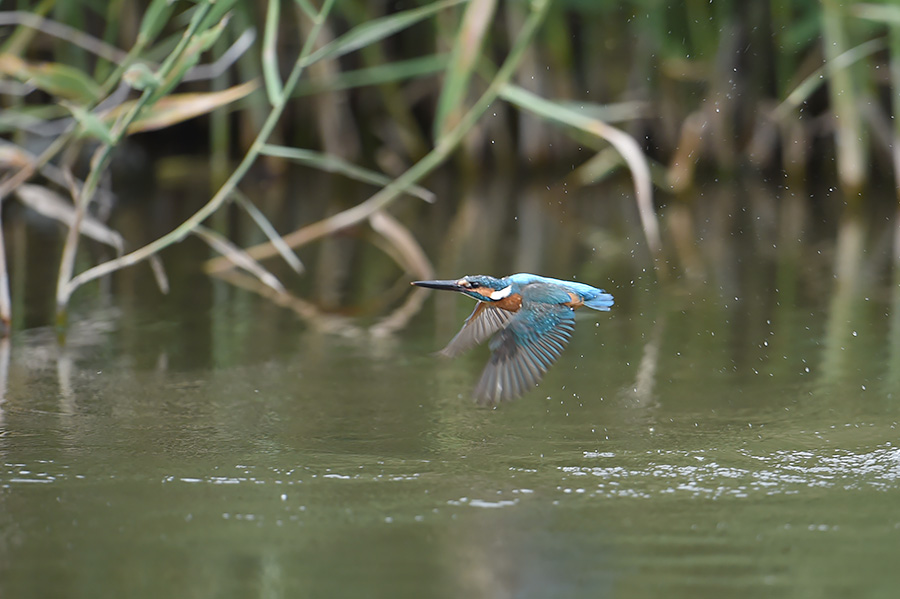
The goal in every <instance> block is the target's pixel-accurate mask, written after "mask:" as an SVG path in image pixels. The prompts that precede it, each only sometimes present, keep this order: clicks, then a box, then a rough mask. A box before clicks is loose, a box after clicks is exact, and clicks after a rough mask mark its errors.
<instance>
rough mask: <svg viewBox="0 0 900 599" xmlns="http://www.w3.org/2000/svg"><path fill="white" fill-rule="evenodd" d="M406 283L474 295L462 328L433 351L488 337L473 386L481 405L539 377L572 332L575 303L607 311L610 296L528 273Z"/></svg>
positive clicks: (511, 395) (449, 351) (454, 352)
mask: <svg viewBox="0 0 900 599" xmlns="http://www.w3.org/2000/svg"><path fill="white" fill-rule="evenodd" d="M412 284H413V285H418V286H419V287H428V288H430V289H444V290H448V291H458V292H459V293H464V294H465V295H468V296H469V297H471V298H474V299H476V300H478V304H477V305H476V306H475V310H473V311H472V314H471V315H470V316H469V317H468V318H467V319H466V322H465V324H463V326H462V329H460V331H459V332H458V333H457V334H456V336H455V337H454V338H453V339H451V340H450V343H448V344H447V347H445V348H444V349H442V350H441V351H440V352H439V353H440V354H442V355H444V356H448V357H451V358H452V357H454V356H458V355H459V354H461V353H463V352H465V351H467V350H469V349H471V348H472V347H474V346H475V345H478V344H479V343H482V342H484V341H485V340H486V339H488V338H489V337H492V338H491V342H490V344H489V347H490V349H491V359H490V361H489V362H488V364H487V366H486V367H485V369H484V372H482V373H481V378H480V379H479V381H478V384H477V385H476V386H475V392H474V395H475V399H476V401H477V402H478V403H479V404H481V405H494V404H496V403H498V402H500V401H507V400H512V399H516V398H517V397H520V396H521V395H522V394H524V393H525V392H526V391H528V390H529V389H530V388H532V387H534V386H535V385H537V384H538V382H540V380H541V378H543V376H544V374H545V373H546V372H547V369H548V368H550V365H551V364H553V362H554V361H556V359H557V358H558V357H559V355H560V354H561V353H562V351H563V349H564V348H565V346H566V344H567V343H568V342H569V339H570V338H571V337H572V331H573V330H574V328H575V309H576V308H580V307H581V306H587V307H588V308H592V309H594V310H602V311H609V308H610V306H612V305H613V296H612V295H611V294H609V293H607V292H606V291H604V290H603V289H597V288H596V287H591V286H590V285H586V284H584V283H578V282H575V281H563V280H560V279H551V278H549V277H541V276H538V275H533V274H529V273H517V274H514V275H509V276H508V277H503V278H500V279H498V278H496V277H491V276H487V275H470V276H465V277H462V278H460V279H456V280H444V281H413V283H412Z"/></svg>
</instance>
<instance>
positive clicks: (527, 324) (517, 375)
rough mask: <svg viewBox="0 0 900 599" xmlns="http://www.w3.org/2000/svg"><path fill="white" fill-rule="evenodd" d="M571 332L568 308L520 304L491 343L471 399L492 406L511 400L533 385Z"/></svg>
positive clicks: (572, 318) (571, 316)
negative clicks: (484, 365)
mask: <svg viewBox="0 0 900 599" xmlns="http://www.w3.org/2000/svg"><path fill="white" fill-rule="evenodd" d="M529 287H530V286H529ZM523 297H526V295H525V294H524V293H523ZM566 299H568V296H566ZM574 329H575V311H574V310H573V309H572V308H569V307H568V306H564V305H561V304H558V303H543V302H540V301H527V300H526V301H524V303H523V305H522V308H521V309H520V310H519V311H518V312H516V313H515V314H514V315H513V317H512V318H511V319H510V320H509V324H507V326H506V327H505V328H503V329H502V330H501V331H500V332H499V333H497V335H495V336H494V338H493V339H491V343H490V348H491V351H492V354H491V359H490V361H489V362H488V365H487V366H486V367H485V369H484V372H482V374H481V379H480V380H479V381H478V384H477V385H476V386H475V399H476V400H477V401H478V403H479V404H482V405H489V404H494V403H497V402H498V401H503V400H510V399H515V398H517V397H519V396H520V395H522V394H523V393H525V392H526V391H528V390H529V389H531V388H532V387H534V386H535V385H537V384H538V382H539V381H540V380H541V379H542V378H543V376H544V374H545V373H546V372H547V369H548V368H549V367H550V365H551V364H553V362H555V361H556V359H557V358H558V357H559V355H560V354H561V353H562V351H563V349H564V348H565V346H566V344H567V343H568V342H569V339H571V337H572V331H573V330H574Z"/></svg>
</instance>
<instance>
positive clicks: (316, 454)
mask: <svg viewBox="0 0 900 599" xmlns="http://www.w3.org/2000/svg"><path fill="white" fill-rule="evenodd" d="M648 293H651V294H653V296H654V298H655V299H656V300H658V301H657V302H653V303H655V304H656V305H655V307H654V308H653V309H652V310H649V311H642V310H641V309H638V308H636V307H635V306H634V303H632V304H631V305H629V304H628V303H625V302H622V303H620V304H619V306H618V307H617V308H616V309H615V310H614V311H613V312H611V313H610V314H608V315H607V314H593V313H592V314H588V313H579V316H580V318H579V321H578V325H577V327H576V332H575V336H574V339H573V341H572V344H571V345H570V347H569V348H568V349H567V351H566V352H565V354H564V355H563V357H562V359H561V360H560V362H559V363H558V364H557V365H556V366H555V367H554V368H553V369H552V370H551V371H550V373H549V375H548V377H547V378H546V379H545V381H544V383H543V384H542V385H541V387H540V388H539V389H538V390H537V391H535V392H533V393H530V394H529V395H528V396H526V397H525V398H523V399H521V400H520V401H518V402H515V403H511V404H505V405H503V406H502V407H501V408H500V409H497V410H485V409H479V408H477V407H476V406H474V405H473V404H472V403H471V402H470V401H469V399H468V393H469V391H470V389H471V387H472V385H473V384H474V382H475V380H476V378H477V375H478V373H479V371H480V368H481V366H482V364H483V362H484V360H485V359H486V354H485V353H484V352H475V354H474V355H472V356H467V357H466V358H463V359H460V360H457V361H454V362H446V361H443V360H439V359H436V358H434V357H433V356H431V355H430V354H429V352H430V351H432V350H434V349H436V348H438V347H440V345H441V343H442V342H443V341H446V338H440V335H439V334H437V333H435V331H434V327H433V326H431V325H430V324H429V322H430V320H431V318H430V317H429V315H432V316H433V303H431V302H429V304H427V305H426V308H425V311H424V314H423V315H422V316H421V317H419V318H417V319H416V320H414V322H413V326H412V327H411V328H409V329H408V330H407V331H404V332H402V333H400V334H398V335H396V336H395V337H393V338H391V339H388V340H377V339H372V338H370V337H367V336H365V335H361V336H356V337H341V336H333V335H321V334H317V333H315V332H311V331H310V330H309V329H307V328H306V327H304V326H303V325H301V324H297V323H294V324H289V323H290V320H289V319H287V320H285V323H286V324H284V326H282V327H280V329H278V331H277V332H276V331H273V329H272V327H266V326H263V325H261V324H259V325H254V324H252V323H251V324H246V323H244V325H243V329H242V330H243V333H242V336H241V343H240V347H239V348H232V351H230V352H224V355H226V356H227V358H222V357H217V356H220V355H222V354H223V351H222V350H221V348H220V349H219V350H214V349H213V348H209V347H206V348H205V349H204V348H202V347H201V344H199V343H198V342H196V341H194V342H190V341H189V339H190V335H189V333H188V331H187V329H186V327H184V326H182V324H183V323H182V324H179V323H169V324H168V325H166V324H165V323H163V324H160V323H159V322H155V323H153V324H150V323H149V322H148V323H147V324H145V325H140V324H138V325H134V326H132V327H130V328H129V333H128V334H127V335H126V334H124V333H123V332H122V331H121V330H119V329H117V326H116V324H115V322H116V321H115V319H113V320H112V322H110V323H107V326H106V327H105V328H106V329H109V330H108V331H105V332H102V331H101V332H100V333H94V336H93V337H91V338H90V339H89V340H88V341H86V342H84V343H82V344H79V341H78V338H77V337H78V333H73V336H74V337H75V339H74V341H71V342H70V347H69V349H67V350H61V349H59V348H58V347H57V346H56V345H55V344H53V343H51V342H50V341H49V340H48V339H47V337H48V335H47V334H46V332H43V333H41V332H37V333H36V332H26V333H22V334H20V335H18V336H17V337H15V338H14V340H13V343H12V347H11V349H10V348H4V350H6V351H10V355H11V360H10V364H9V373H8V382H7V390H6V394H5V403H3V404H2V409H3V414H2V418H3V419H2V423H0V431H2V433H0V462H2V469H0V594H2V596H4V597H63V596H65V597H98V596H129V597H160V596H179V597H209V596H235V597H238V596H261V597H297V596H310V597H334V596H345V597H358V596H367V597H376V596H377V597H398V596H403V597H460V596H468V597H507V596H510V597H512V596H515V597H586V596H609V597H660V596H666V597H723V596H729V597H743V596H746V597H751V596H767V597H769V596H801V597H806V596H809V597H836V596H854V597H862V596H866V597H893V596H895V593H896V588H897V584H898V582H900V572H898V569H897V566H896V564H897V562H898V557H900V509H898V505H900V503H898V502H900V448H898V445H897V443H898V413H900V410H898V406H897V399H896V397H897V396H896V394H895V391H896V390H895V389H892V388H890V386H889V383H888V382H887V381H889V380H890V378H891V377H890V376H888V374H889V373H888V370H889V368H888V362H887V361H886V359H885V357H884V356H885V347H886V346H887V343H888V338H889V334H888V332H887V327H886V326H885V325H886V323H887V322H888V321H887V318H886V315H885V314H886V312H885V311H886V306H883V305H878V304H877V302H875V301H874V300H870V301H868V302H867V301H866V300H865V299H864V298H860V302H861V303H862V304H864V305H865V306H866V309H864V310H863V311H862V312H860V313H855V314H857V316H856V317H854V318H855V320H853V321H852V322H850V323H848V327H849V329H848V330H849V332H848V336H847V338H846V339H844V340H843V342H845V343H846V345H844V347H843V348H839V349H837V350H836V351H837V353H838V354H839V355H838V358H837V361H835V359H834V358H827V356H828V354H829V350H828V348H827V347H825V346H824V344H825V342H826V340H827V339H828V338H830V337H832V336H833V335H830V334H829V329H828V327H829V325H828V323H827V320H826V319H825V317H826V315H827V314H828V313H829V304H828V302H827V301H823V302H822V303H821V305H820V306H812V307H811V308H810V309H806V308H800V307H793V308H778V307H773V308H772V309H771V310H769V311H768V313H767V314H760V315H759V316H760V317H759V318H749V319H748V318H747V317H742V316H740V315H741V314H743V313H744V312H745V308H746V307H747V306H746V305H744V304H741V303H740V302H731V304H730V305H729V302H728V301H726V299H723V298H719V300H716V303H718V306H711V305H710V303H712V302H713V300H712V299H710V300H709V301H707V300H703V299H698V298H697V297H693V298H691V299H685V298H684V297H682V298H680V299H677V300H671V298H670V299H669V300H666V297H667V296H666V295H665V294H662V293H659V292H657V291H652V290H651V291H649V292H648ZM621 296H622V298H623V300H624V299H625V298H627V297H628V296H629V293H628V292H624V291H623V293H622V294H621ZM245 301H251V302H254V301H256V302H259V304H260V306H263V305H264V304H265V300H262V299H246V300H245ZM645 303H648V302H645ZM469 306H470V304H468V303H467V302H466V301H465V300H464V299H463V298H459V300H458V301H457V303H456V307H457V309H458V314H453V315H451V316H452V318H453V320H458V321H461V320H462V316H464V314H465V311H466V310H467V309H468V308H469ZM859 314H862V316H859ZM582 317H583V318H582ZM191 318H204V316H202V315H196V314H195V315H193V316H192V317H191ZM205 318H208V319H210V320H217V319H218V320H217V322H218V324H211V325H210V327H211V328H212V329H213V330H215V329H216V327H222V328H225V329H227V328H228V327H227V326H226V325H227V322H228V317H227V316H225V317H223V316H222V315H210V314H206V316H205ZM223 318H224V323H223V322H222V319H223ZM751 321H752V322H751ZM773 322H774V323H776V324H773ZM233 324H234V326H235V327H237V326H238V323H233ZM142 327H143V328H142ZM854 327H857V328H854ZM142 331H143V332H144V333H146V334H144V335H141V334H140V333H141V332H142ZM38 333H40V334H38ZM192 343H193V345H192ZM223 343H226V344H227V340H226V341H224V342H223ZM838 343H841V342H840V341H839V342H838ZM71 346H74V347H71ZM189 348H193V351H198V350H200V349H203V351H201V354H202V356H205V357H202V358H197V359H195V360H194V361H193V363H192V362H191V361H181V362H187V365H185V364H183V363H181V362H179V364H178V365H177V366H176V365H174V364H173V363H172V358H171V357H170V354H173V355H174V354H178V353H179V352H182V353H186V352H188V351H189ZM842 353H844V354H846V359H842V358H841V357H840V355H841V354H842ZM826 358H827V359H830V360H832V363H830V364H826V363H825V360H826ZM826 366H827V368H829V369H830V370H829V371H828V372H824V369H825V368H826Z"/></svg>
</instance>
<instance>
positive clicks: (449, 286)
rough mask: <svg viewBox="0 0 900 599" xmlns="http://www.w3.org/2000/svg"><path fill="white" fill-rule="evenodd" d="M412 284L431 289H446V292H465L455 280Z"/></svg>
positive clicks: (415, 282) (414, 282)
mask: <svg viewBox="0 0 900 599" xmlns="http://www.w3.org/2000/svg"><path fill="white" fill-rule="evenodd" d="M410 284H411V285H417V286H419V287H427V288H429V289H444V290H446V291H462V290H463V288H462V287H460V286H459V285H458V284H457V282H456V281H455V280H453V281H413V282H412V283H410Z"/></svg>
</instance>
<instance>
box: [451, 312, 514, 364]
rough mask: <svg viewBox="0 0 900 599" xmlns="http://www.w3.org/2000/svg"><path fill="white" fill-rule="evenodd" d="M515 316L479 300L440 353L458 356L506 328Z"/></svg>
mask: <svg viewBox="0 0 900 599" xmlns="http://www.w3.org/2000/svg"><path fill="white" fill-rule="evenodd" d="M513 316H515V314H514V313H513V312H509V311H507V310H503V309H502V308H497V307H494V306H491V305H490V304H486V303H484V302H478V304H477V305H476V306H475V309H474V310H473V311H472V313H471V314H470V315H469V317H468V318H467V319H466V322H465V323H464V324H463V326H462V328H461V329H460V330H459V332H458V333H457V334H456V336H455V337H454V338H453V339H451V340H450V343H448V344H447V347H445V348H444V349H442V350H441V351H440V352H439V353H440V354H441V355H442V356H447V357H448V358H453V357H455V356H458V355H459V354H461V353H463V352H464V351H467V350H469V349H472V348H473V347H475V346H476V345H478V344H479V343H482V342H484V340H485V339H487V338H488V337H490V336H491V335H493V334H494V333H496V332H497V331H499V330H500V329H502V328H505V327H506V326H507V325H508V324H509V322H510V320H511V319H512V317H513Z"/></svg>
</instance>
